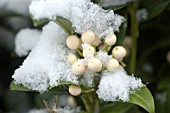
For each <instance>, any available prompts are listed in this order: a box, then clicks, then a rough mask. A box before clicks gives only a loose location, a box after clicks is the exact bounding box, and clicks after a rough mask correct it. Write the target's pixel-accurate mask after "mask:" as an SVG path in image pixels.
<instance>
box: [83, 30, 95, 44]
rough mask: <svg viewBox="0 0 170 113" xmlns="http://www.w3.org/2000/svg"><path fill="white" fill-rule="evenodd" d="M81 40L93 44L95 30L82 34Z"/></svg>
mask: <svg viewBox="0 0 170 113" xmlns="http://www.w3.org/2000/svg"><path fill="white" fill-rule="evenodd" d="M81 40H82V42H84V43H87V44H91V43H93V42H94V40H95V34H94V33H93V31H91V30H88V31H86V32H84V33H83V34H82V36H81Z"/></svg>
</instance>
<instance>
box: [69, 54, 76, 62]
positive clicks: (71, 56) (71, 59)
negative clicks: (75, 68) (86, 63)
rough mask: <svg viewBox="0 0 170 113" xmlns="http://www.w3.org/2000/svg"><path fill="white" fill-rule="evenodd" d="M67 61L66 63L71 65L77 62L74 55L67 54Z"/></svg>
mask: <svg viewBox="0 0 170 113" xmlns="http://www.w3.org/2000/svg"><path fill="white" fill-rule="evenodd" d="M67 61H68V63H70V64H73V63H74V62H76V61H77V57H76V55H74V54H69V55H68V56H67Z"/></svg>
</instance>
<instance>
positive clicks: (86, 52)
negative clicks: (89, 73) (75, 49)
mask: <svg viewBox="0 0 170 113" xmlns="http://www.w3.org/2000/svg"><path fill="white" fill-rule="evenodd" d="M95 52H96V50H95V49H94V47H93V46H88V47H86V48H84V49H83V56H84V57H86V56H87V55H88V54H89V53H90V54H92V55H94V54H95Z"/></svg>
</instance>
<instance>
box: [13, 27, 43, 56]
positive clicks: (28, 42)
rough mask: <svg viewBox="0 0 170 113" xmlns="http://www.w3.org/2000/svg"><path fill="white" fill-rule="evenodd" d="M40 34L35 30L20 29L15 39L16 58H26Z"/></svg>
mask: <svg viewBox="0 0 170 113" xmlns="http://www.w3.org/2000/svg"><path fill="white" fill-rule="evenodd" d="M40 34H41V32H40V31H39V30H36V29H29V28H26V29H22V30H21V31H19V32H18V33H17V35H16V38H15V52H16V53H17V55H18V56H20V57H22V56H26V55H28V53H29V52H30V51H31V50H32V49H33V48H34V47H35V45H36V44H37V41H38V40H39V37H40Z"/></svg>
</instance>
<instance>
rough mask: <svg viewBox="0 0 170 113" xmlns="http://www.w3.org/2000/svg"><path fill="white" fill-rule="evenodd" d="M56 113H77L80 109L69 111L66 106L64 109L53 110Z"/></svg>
mask: <svg viewBox="0 0 170 113" xmlns="http://www.w3.org/2000/svg"><path fill="white" fill-rule="evenodd" d="M54 111H56V112H57V113H79V112H80V107H78V108H75V109H71V108H70V107H68V106H66V107H64V108H57V109H54Z"/></svg>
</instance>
